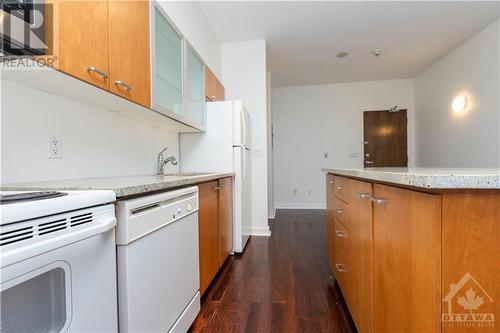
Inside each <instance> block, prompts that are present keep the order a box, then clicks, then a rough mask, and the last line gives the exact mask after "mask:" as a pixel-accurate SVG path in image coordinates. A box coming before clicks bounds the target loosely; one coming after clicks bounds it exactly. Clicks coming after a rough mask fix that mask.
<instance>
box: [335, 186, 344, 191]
mask: <svg viewBox="0 0 500 333" xmlns="http://www.w3.org/2000/svg"><path fill="white" fill-rule="evenodd" d="M336 188H337V191H342V190H343V189H344V187H343V186H340V185H338V186H336Z"/></svg>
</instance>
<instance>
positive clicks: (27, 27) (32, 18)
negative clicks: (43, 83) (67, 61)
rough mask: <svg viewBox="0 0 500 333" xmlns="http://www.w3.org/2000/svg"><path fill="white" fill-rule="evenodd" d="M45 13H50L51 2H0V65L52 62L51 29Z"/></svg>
mask: <svg viewBox="0 0 500 333" xmlns="http://www.w3.org/2000/svg"><path fill="white" fill-rule="evenodd" d="M47 17H52V5H51V4H49V3H46V2H40V1H33V2H31V1H22V0H2V1H1V2H0V21H1V24H0V37H1V39H0V47H1V50H0V51H1V54H0V56H1V60H2V65H3V66H2V69H9V68H12V67H17V68H22V67H28V66H30V67H41V66H51V65H53V63H54V61H55V57H54V56H53V55H52V54H51V53H52V51H53V50H52V48H51V47H50V45H48V43H47V41H53V40H54V38H53V29H52V24H46V21H45V19H46V18H47ZM28 60H31V61H28Z"/></svg>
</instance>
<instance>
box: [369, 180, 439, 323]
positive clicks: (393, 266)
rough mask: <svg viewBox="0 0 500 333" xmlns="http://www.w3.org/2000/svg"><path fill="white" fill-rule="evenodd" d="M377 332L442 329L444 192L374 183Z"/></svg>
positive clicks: (375, 317)
mask: <svg viewBox="0 0 500 333" xmlns="http://www.w3.org/2000/svg"><path fill="white" fill-rule="evenodd" d="M373 192H374V196H375V198H380V199H384V200H386V203H385V204H384V203H378V204H377V203H374V205H373V207H374V208H373V216H374V232H373V235H374V240H373V241H374V247H373V249H374V270H373V271H374V281H373V283H374V286H373V289H374V326H375V327H374V328H375V332H439V331H440V330H441V318H440V314H441V196H440V195H433V194H426V193H420V192H415V191H409V190H404V189H399V188H395V187H389V186H384V185H378V184H375V185H374V190H373Z"/></svg>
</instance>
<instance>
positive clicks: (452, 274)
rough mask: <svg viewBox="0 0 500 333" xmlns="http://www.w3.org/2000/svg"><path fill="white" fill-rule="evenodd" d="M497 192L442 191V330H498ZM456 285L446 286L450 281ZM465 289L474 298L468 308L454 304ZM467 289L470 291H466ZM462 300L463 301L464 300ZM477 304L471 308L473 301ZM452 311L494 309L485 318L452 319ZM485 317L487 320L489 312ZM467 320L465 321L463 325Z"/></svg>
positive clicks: (499, 206) (499, 217)
mask: <svg viewBox="0 0 500 333" xmlns="http://www.w3.org/2000/svg"><path fill="white" fill-rule="evenodd" d="M498 235H500V194H497V193H445V194H443V281H442V288H443V292H442V294H443V300H444V302H443V309H442V310H443V331H444V332H450V333H451V332H457V333H458V332H467V333H468V332H471V333H474V332H493V331H495V328H496V330H498V328H497V327H498V324H499V323H498V316H499V314H500V306H499V300H500V278H499V276H500V240H499V239H498ZM452 284H454V285H455V286H457V288H456V289H455V290H451V285H452ZM469 290H471V291H472V292H473V294H472V293H471V295H474V296H475V298H474V299H472V300H476V299H478V298H479V297H480V298H481V299H482V303H481V304H479V303H476V304H471V306H470V309H467V308H466V307H464V306H462V305H461V304H459V303H458V300H459V298H460V297H463V298H465V299H469V297H467V294H466V293H467V292H469ZM469 293H470V292H469ZM465 305H467V304H465ZM475 305H477V307H476V306H475ZM450 314H451V315H453V314H458V315H464V314H465V315H469V314H473V315H474V314H485V315H486V314H496V318H495V319H496V321H497V322H496V323H493V324H494V325H495V328H492V326H491V324H492V323H491V321H487V318H486V316H483V318H484V321H483V320H480V321H479V322H471V321H470V318H469V319H468V322H463V323H453V322H450V319H452V317H451V316H450ZM489 319H490V320H491V319H493V318H492V316H490V317H489ZM465 324H467V326H465Z"/></svg>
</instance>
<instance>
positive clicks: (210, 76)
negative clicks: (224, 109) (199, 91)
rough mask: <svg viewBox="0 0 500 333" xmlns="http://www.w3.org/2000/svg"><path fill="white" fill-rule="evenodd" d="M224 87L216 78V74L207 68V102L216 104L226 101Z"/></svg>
mask: <svg viewBox="0 0 500 333" xmlns="http://www.w3.org/2000/svg"><path fill="white" fill-rule="evenodd" d="M224 92H225V90H224V86H223V85H222V83H220V81H219V80H217V78H216V77H215V75H214V73H213V72H212V71H211V70H210V68H208V66H205V97H206V98H207V100H209V101H212V102H216V101H223V100H224Z"/></svg>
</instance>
